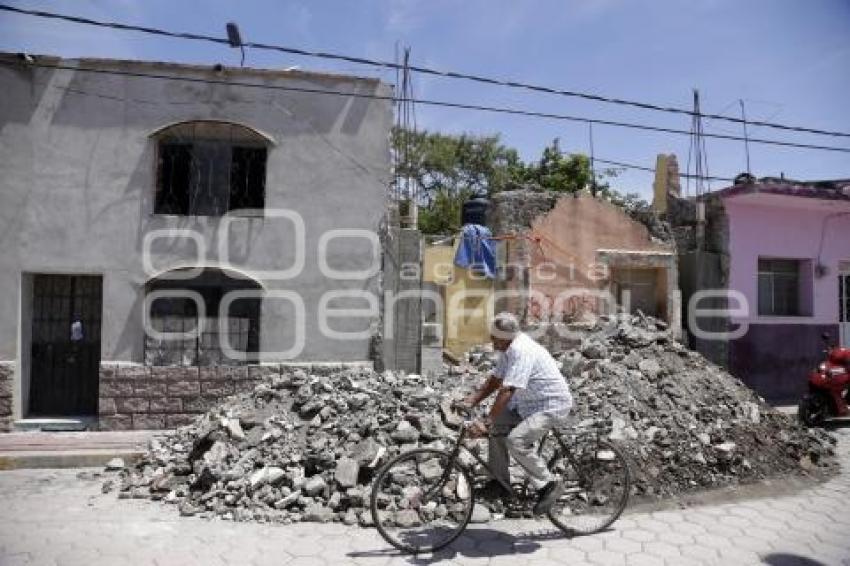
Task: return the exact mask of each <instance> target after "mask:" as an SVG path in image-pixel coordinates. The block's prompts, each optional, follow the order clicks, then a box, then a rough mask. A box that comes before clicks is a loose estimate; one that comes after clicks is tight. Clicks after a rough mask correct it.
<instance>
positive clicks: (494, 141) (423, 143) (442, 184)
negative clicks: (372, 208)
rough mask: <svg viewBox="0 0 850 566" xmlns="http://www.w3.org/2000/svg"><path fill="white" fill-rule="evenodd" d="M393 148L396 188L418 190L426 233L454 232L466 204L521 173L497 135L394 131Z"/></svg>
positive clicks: (520, 166) (517, 161) (518, 162)
mask: <svg viewBox="0 0 850 566" xmlns="http://www.w3.org/2000/svg"><path fill="white" fill-rule="evenodd" d="M392 147H393V152H394V154H395V162H396V163H397V166H396V173H397V176H398V179H400V181H396V182H398V183H399V184H398V185H395V188H396V190H398V191H400V192H402V193H403V192H404V187H406V184H407V182H408V181H407V179H409V180H410V182H411V183H412V184H413V186H415V187H417V188H418V193H419V205H420V207H421V208H420V211H419V227H420V229H421V230H422V231H423V232H424V233H427V234H445V233H451V232H454V231H457V230H458V229H459V228H460V217H461V206H462V204H463V202H464V201H466V200H468V199H469V198H472V197H474V196H476V195H486V194H492V193H494V192H498V191H500V190H502V189H503V188H504V187H505V185H507V184H508V183H509V182H511V181H515V180H517V179H518V178H520V177H521V176H522V175H523V174H524V171H525V165H524V164H523V163H522V161H521V160H520V158H519V154H518V152H517V151H516V150H515V149H513V148H509V147H506V146H505V145H503V144H502V143H501V141H500V139H499V136H498V135H492V136H474V135H469V134H460V135H446V134H440V133H436V132H428V131H421V132H411V131H409V130H403V129H399V128H396V129H394V130H393V135H392Z"/></svg>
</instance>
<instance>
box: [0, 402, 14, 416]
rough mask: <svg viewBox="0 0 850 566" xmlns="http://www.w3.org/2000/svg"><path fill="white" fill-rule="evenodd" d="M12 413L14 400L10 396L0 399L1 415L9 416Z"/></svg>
mask: <svg viewBox="0 0 850 566" xmlns="http://www.w3.org/2000/svg"><path fill="white" fill-rule="evenodd" d="M11 414H12V400H11V399H10V398H8V397H4V398H2V399H0V417H8V416H9V415H11Z"/></svg>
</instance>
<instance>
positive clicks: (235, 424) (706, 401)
mask: <svg viewBox="0 0 850 566" xmlns="http://www.w3.org/2000/svg"><path fill="white" fill-rule="evenodd" d="M570 330H572V331H573V332H576V331H578V332H579V337H578V338H576V337H575V336H573V337H572V338H571V339H570V340H567V341H564V342H562V344H563V345H566V347H565V348H564V351H563V352H562V353H558V354H557V357H558V358H559V360H560V362H561V364H562V368H563V373H564V375H565V377H566V379H567V380H568V381H569V383H570V386H571V388H572V390H573V395H574V399H575V403H576V406H575V408H574V413H573V414H574V417H573V418H574V419H575V421H574V422H575V423H576V424H578V425H581V428H595V429H596V430H599V431H601V432H602V433H604V434H605V435H608V436H610V437H611V438H612V439H614V440H616V441H617V442H618V443H619V444H620V445H621V446H622V447H623V448H624V450H625V452H626V454H627V455H628V457H629V458H630V460H631V468H632V472H633V479H634V484H633V485H634V487H633V494H634V495H635V496H638V497H641V496H642V497H647V498H656V497H664V496H669V495H672V494H676V493H681V492H684V491H688V490H692V489H695V488H704V487H714V486H722V485H730V484H735V483H738V482H747V481H755V480H758V479H760V478H764V477H768V476H780V475H786V474H788V473H800V472H803V473H806V472H812V471H816V470H828V469H829V468H830V466H832V465H833V461H834V459H833V458H832V456H833V444H834V440H833V439H832V437H830V436H829V435H828V434H826V433H824V432H822V431H817V430H812V431H807V430H805V429H803V428H800V427H799V426H798V425H797V424H796V423H795V422H794V421H793V420H792V419H790V418H788V417H786V416H784V415H782V414H780V413H778V412H776V411H775V410H773V409H771V408H770V407H768V406H767V405H766V404H765V403H764V402H763V401H762V400H760V399H759V398H758V397H757V396H756V395H755V394H754V393H753V392H752V391H751V390H749V389H748V388H747V387H746V386H744V385H743V384H742V383H741V382H740V381H739V380H737V379H736V378H734V377H732V376H730V375H729V374H727V373H726V372H724V371H722V370H721V369H719V368H718V367H716V366H714V365H712V364H710V363H708V362H706V360H705V359H704V358H703V357H702V356H700V355H699V354H697V353H695V352H692V351H689V350H688V349H687V348H685V347H684V346H682V345H681V344H679V343H678V342H676V341H675V340H673V339H671V337H670V335H669V333H668V332H667V330H666V328H665V326H664V324H663V323H661V322H658V321H655V320H652V319H649V318H647V317H642V316H635V317H632V316H619V317H610V318H604V317H603V318H601V319H600V320H599V321H597V322H596V323H595V324H592V325H584V326H583V327H582V326H580V325H574V326H573V327H571V328H570ZM548 345H549V346H550V349H557V347H558V345H557V343H555V344H554V346H553V343H552V340H551V339H550V340H548ZM468 361H469V363H468V364H466V365H464V366H463V367H452V368H447V371H446V372H445V373H444V374H443V375H437V376H418V375H404V374H398V373H392V372H384V373H376V372H374V371H372V370H369V369H346V370H340V369H337V370H323V371H313V372H310V373H308V372H306V371H304V370H300V369H291V370H289V371H288V372H287V373H284V374H282V375H281V376H278V377H275V378H273V379H272V380H271V381H268V382H265V383H262V384H260V385H258V386H257V387H256V388H255V389H254V391H253V392H251V393H250V394H243V395H239V396H236V397H232V398H230V399H229V400H227V401H226V402H224V403H222V404H221V405H220V406H218V407H216V408H215V409H213V410H211V411H209V412H208V413H207V414H205V415H203V416H202V417H200V418H199V419H198V420H197V421H196V422H195V423H194V424H193V425H191V426H187V427H183V428H181V429H178V430H176V431H174V432H171V433H169V434H168V435H167V436H165V437H163V438H161V439H159V440H154V441H152V443H151V447H150V450H149V452H148V454H147V455H146V456H145V458H143V459H142V461H141V462H139V463H138V464H136V465H135V466H133V467H132V468H126V469H124V470H122V471H121V472H120V479H119V480H118V481H119V484H120V485H119V486H118V492H119V496H120V497H128V498H129V497H133V498H136V497H138V498H150V499H155V500H162V501H164V502H167V503H172V504H175V505H176V506H177V507H178V508H179V510H180V513H181V514H183V515H201V516H206V517H213V516H218V517H222V518H225V519H231V520H238V521H243V520H256V521H275V522H282V523H289V522H293V521H334V520H336V521H343V522H345V523H347V524H356V523H359V524H362V525H369V524H370V522H371V518H370V514H369V512H368V489H369V487H368V486H369V484H370V482H371V480H372V479H373V476H374V473H375V472H376V470H377V468H378V467H379V466H380V464H381V463H383V462H385V461H387V459H389V458H391V457H392V456H393V455H395V454H396V453H398V452H399V451H402V450H408V449H410V448H413V447H416V446H435V447H438V448H439V447H443V445H444V441H445V439H446V438H447V437H449V436H450V435H451V432H450V431H448V430H446V428H445V426H444V424H443V421H442V419H441V418H440V413H441V411H440V405H441V401H442V402H443V403H445V400H446V399H450V398H459V397H461V396H463V395H465V394H466V393H467V392H468V391H469V390H470V389H471V388H472V387H474V386H476V385H477V384H479V383H481V381H482V379H483V378H484V377H485V376H486V373H487V371H488V370H489V369H491V368H492V366H493V364H494V363H495V356H494V354H493V353H492V351H488V350H486V349H478V350H475V351H473V352H470V354H469V356H468ZM444 408H445V406H444ZM112 483H113V482H112V481H108V482H107V483H106V484H104V490H105V491H108V490H109V489H111V487H112ZM492 509H498V505H497V506H496V507H495V508H492ZM476 513H477V515H476V516H477V517H479V518H480V519H481V520H487V518H488V517H489V512H488V510H487V509H485V508H480V506H479V508H477V509H476Z"/></svg>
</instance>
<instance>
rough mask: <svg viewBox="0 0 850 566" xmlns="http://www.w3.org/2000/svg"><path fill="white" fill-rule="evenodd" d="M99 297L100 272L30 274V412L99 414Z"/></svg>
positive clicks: (100, 298)
mask: <svg viewBox="0 0 850 566" xmlns="http://www.w3.org/2000/svg"><path fill="white" fill-rule="evenodd" d="M101 302H102V288H101V278H100V277H99V276H89V275H84V276H83V275H35V276H34V278H33V308H32V311H33V320H32V364H31V366H30V367H31V370H30V407H29V409H30V410H29V414H30V415H31V416H73V415H96V414H97V397H98V376H99V368H100V321H101Z"/></svg>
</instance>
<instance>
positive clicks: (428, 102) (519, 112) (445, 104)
mask: <svg viewBox="0 0 850 566" xmlns="http://www.w3.org/2000/svg"><path fill="white" fill-rule="evenodd" d="M0 64H2V65H6V66H17V65H20V64H24V65H28V66H31V67H40V68H45V69H58V70H66V71H74V72H81V73H95V74H106V75H119V76H127V77H136V78H149V79H159V80H170V81H182V82H189V83H202V84H212V85H223V86H240V87H245V88H257V89H266V90H280V91H288V92H301V93H308V94H324V95H333V96H346V97H353V98H365V99H372V100H387V101H391V102H400V103H406V102H413V103H416V104H422V105H424V106H435V107H440V108H454V109H459V110H475V111H480V112H491V113H496V114H510V115H514V116H526V117H533V118H543V119H549V120H562V121H569V122H580V123H584V124H601V125H604V126H614V127H619V128H631V129H636V130H644V131H652V132H662V133H669V134H678V135H684V136H689V135H690V132H689V131H687V130H678V129H675V128H665V127H662V126H651V125H648V124H637V123H633V122H618V121H614V120H602V119H598V118H585V117H582V116H571V115H568V114H554V113H549V112H537V111H533V110H523V109H521V108H509V107H499V106H483V105H479V104H465V103H461V102H450V101H445V100H432V99H421V98H404V97H401V98H399V97H395V96H391V95H380V94H370V93H364V92H343V91H338V90H324V89H316V88H308V87H294V86H282V85H268V84H258V83H250V82H242V81H230V80H223V79H203V78H197V77H175V76H173V75H163V74H158V73H141V72H137V71H119V70H115V69H95V68H90V67H75V66H71V65H60V64H48V63H42V62H38V61H34V62H31V63H29V62H28V63H18V62H15V61H0ZM703 135H704V136H705V137H711V138H716V139H725V140H735V141H742V140H743V138H741V137H739V136H732V135H726V134H703ZM749 141H750V143H761V144H767V145H776V146H782V147H793V148H799V149H816V150H821V151H835V152H839V153H850V148H847V147H838V146H829V145H814V144H804V143H796V142H788V141H780V140H769V139H762V138H749Z"/></svg>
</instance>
